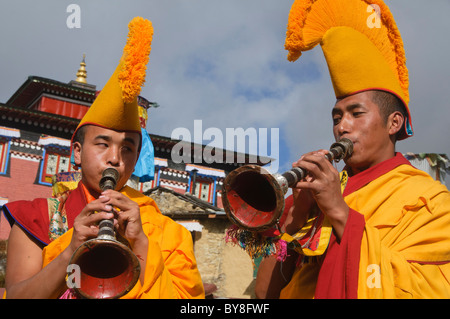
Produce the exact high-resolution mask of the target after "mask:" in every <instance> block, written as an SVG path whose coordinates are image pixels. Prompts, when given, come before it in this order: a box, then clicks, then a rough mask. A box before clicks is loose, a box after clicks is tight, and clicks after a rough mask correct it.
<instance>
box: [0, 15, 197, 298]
mask: <svg viewBox="0 0 450 319" xmlns="http://www.w3.org/2000/svg"><path fill="white" fill-rule="evenodd" d="M129 28H130V33H129V39H128V42H127V45H126V47H125V49H124V56H123V58H122V59H121V61H120V63H119V66H118V67H117V69H116V71H115V72H114V74H113V75H112V76H111V78H110V79H109V81H108V82H107V83H106V85H105V87H104V88H103V90H102V91H101V93H100V94H99V96H98V97H97V99H96V100H95V101H94V103H93V104H92V105H91V107H90V109H89V111H88V112H87V113H86V114H85V116H84V117H83V119H82V120H81V122H80V124H79V125H78V127H77V129H76V131H75V133H74V136H73V137H72V153H73V159H74V164H75V166H76V167H79V168H81V181H80V182H79V183H78V186H77V187H76V188H75V189H73V190H72V189H71V190H69V191H67V192H64V193H62V194H60V196H58V197H57V198H49V199H35V200H33V201H18V202H12V203H8V204H7V205H5V206H4V208H3V209H4V212H5V215H6V216H7V218H8V220H9V221H10V223H11V225H12V229H11V233H10V237H9V240H8V259H7V271H6V297H7V298H78V297H80V296H79V294H77V293H76V291H73V289H69V288H73V287H72V286H71V285H70V284H68V283H66V276H67V271H68V266H69V262H70V259H71V256H72V255H73V253H74V252H75V250H76V249H77V248H78V247H79V246H80V245H81V244H82V243H84V242H85V241H87V240H89V239H92V238H96V237H97V235H98V232H99V227H98V222H99V221H100V220H102V219H112V220H113V221H114V225H115V229H116V232H117V233H118V235H119V236H121V237H122V238H124V239H125V241H126V243H127V244H128V245H129V247H130V249H131V250H132V252H133V253H134V254H135V255H136V256H137V258H138V260H139V264H140V273H139V279H138V281H137V283H136V284H135V286H134V287H132V288H131V290H130V291H129V292H127V293H126V294H125V295H124V296H123V298H204V289H203V285H202V281H201V277H200V274H199V271H198V269H197V263H196V260H195V256H194V251H193V243H192V237H191V235H190V233H189V231H188V230H187V229H185V228H184V227H182V226H181V225H179V224H177V223H176V222H174V221H173V220H171V219H170V218H168V217H166V216H164V215H162V214H161V212H160V210H159V209H158V206H157V205H156V203H155V202H154V201H153V200H152V199H151V198H149V197H146V196H144V195H143V194H141V193H139V192H137V191H135V190H133V189H132V188H130V187H128V186H126V182H127V181H128V179H129V178H130V177H131V175H132V173H133V170H134V167H135V164H136V162H137V160H138V158H139V152H140V149H141V143H142V135H141V127H140V122H139V111H138V105H137V95H138V94H139V91H140V86H141V85H142V83H143V77H144V76H145V72H143V73H141V74H140V75H139V74H138V76H136V74H134V73H133V74H132V76H130V74H129V72H135V71H134V70H136V69H138V70H145V65H146V63H147V62H148V54H149V53H150V43H151V36H152V34H153V28H152V27H151V23H150V21H148V20H145V19H142V18H139V17H138V18H134V19H133V20H132V21H131V22H130V25H129ZM136 39H138V40H139V41H138V42H139V44H140V46H139V47H135V44H136ZM132 64H134V66H135V67H132V68H131V71H130V70H128V69H127V68H128V67H129V66H130V65H132ZM106 168H114V169H116V170H117V171H118V173H119V176H120V177H119V179H118V181H117V185H116V188H115V189H116V190H106V191H102V190H101V189H100V186H99V182H100V179H101V176H102V172H103V171H104V170H105V169H106ZM81 288H83V287H81Z"/></svg>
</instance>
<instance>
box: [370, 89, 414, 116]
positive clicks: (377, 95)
mask: <svg viewBox="0 0 450 319" xmlns="http://www.w3.org/2000/svg"><path fill="white" fill-rule="evenodd" d="M372 102H374V103H375V104H377V105H378V107H379V108H380V113H381V117H382V118H383V119H384V121H385V123H387V120H388V117H389V115H391V114H392V113H394V112H400V113H402V115H403V117H404V118H405V120H406V117H407V114H406V110H405V107H404V106H403V103H402V101H401V100H400V99H399V98H398V97H397V96H395V95H394V94H392V93H389V92H385V91H372Z"/></svg>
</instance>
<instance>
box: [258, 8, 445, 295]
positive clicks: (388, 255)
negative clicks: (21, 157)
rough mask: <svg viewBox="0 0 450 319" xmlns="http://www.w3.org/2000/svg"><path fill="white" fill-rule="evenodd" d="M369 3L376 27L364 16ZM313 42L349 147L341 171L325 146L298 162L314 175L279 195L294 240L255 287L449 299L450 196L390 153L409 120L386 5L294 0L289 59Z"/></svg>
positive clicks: (404, 74)
mask: <svg viewBox="0 0 450 319" xmlns="http://www.w3.org/2000/svg"><path fill="white" fill-rule="evenodd" d="M374 7H376V8H377V10H378V9H379V10H378V11H377V14H378V15H377V19H379V22H380V25H379V27H376V28H373V27H371V26H370V25H369V24H368V22H367V21H369V18H368V17H369V16H368V12H369V14H370V12H371V10H372V11H373V10H374V9H373V8H374ZM318 44H320V46H321V49H322V51H323V53H324V56H325V60H326V62H327V65H328V70H329V72H330V77H331V82H332V84H333V89H334V91H335V96H336V102H335V104H334V107H333V108H332V110H331V115H332V120H333V122H332V123H333V135H334V138H335V139H336V140H340V139H341V138H347V139H349V140H351V141H352V142H353V144H354V150H353V154H352V155H351V156H350V157H349V158H348V159H346V161H345V163H346V166H345V168H344V170H343V171H342V172H341V173H339V172H338V171H337V170H336V169H335V168H334V166H333V165H332V163H330V162H329V161H328V160H327V159H326V158H325V156H324V155H325V154H326V153H327V152H328V151H327V150H318V151H315V152H311V153H308V154H305V155H303V156H302V157H300V159H299V160H298V161H296V162H295V163H293V166H298V167H302V168H304V169H306V170H307V171H308V172H309V173H308V176H307V177H306V178H305V179H304V180H302V181H300V182H299V183H298V184H297V185H296V186H295V187H294V188H293V195H292V197H291V198H288V199H287V200H286V210H285V213H286V219H285V222H284V224H283V225H281V230H282V232H283V234H282V236H281V237H280V238H281V239H280V240H285V241H286V242H287V247H289V248H291V249H289V251H288V253H287V256H286V257H285V258H280V255H278V256H277V255H275V256H270V257H267V258H265V259H264V260H263V261H262V262H261V264H260V267H259V270H258V274H257V278H256V295H257V296H258V297H259V298H449V297H450V280H449V279H450V193H449V191H448V189H447V188H446V187H445V186H444V185H442V184H441V183H440V182H438V181H435V180H433V178H431V177H430V176H429V175H428V174H426V173H424V172H423V171H420V170H418V169H416V168H414V167H413V166H412V165H411V164H410V163H409V162H408V161H407V160H406V159H405V158H404V157H403V156H402V155H401V154H400V153H398V152H396V145H397V142H398V141H401V140H403V139H406V138H410V137H411V136H412V135H413V129H412V121H411V114H410V110H409V77H408V70H407V68H406V58H405V52H404V48H403V42H402V39H401V36H400V32H399V30H398V29H397V26H396V24H395V21H394V19H393V16H392V14H391V12H390V10H389V8H388V6H387V5H385V4H384V2H383V1H381V0H376V1H372V0H371V1H365V0H346V1H329V0H317V1H309V0H296V1H295V2H294V4H293V5H292V8H291V11H290V14H289V20H288V31H287V34H286V42H285V48H286V49H287V50H288V51H289V54H288V60H290V61H295V60H297V59H298V58H299V57H300V56H301V55H302V52H303V51H307V50H310V49H312V48H314V47H315V46H316V45H318ZM272 240H273V239H272Z"/></svg>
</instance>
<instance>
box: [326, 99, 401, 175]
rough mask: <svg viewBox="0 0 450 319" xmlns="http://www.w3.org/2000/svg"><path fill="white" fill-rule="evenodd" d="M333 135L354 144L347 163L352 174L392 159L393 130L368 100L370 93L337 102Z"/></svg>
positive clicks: (370, 100) (393, 148)
mask: <svg viewBox="0 0 450 319" xmlns="http://www.w3.org/2000/svg"><path fill="white" fill-rule="evenodd" d="M332 116H333V133H334V136H335V138H336V140H339V139H341V138H343V137H346V138H348V139H350V140H351V141H352V142H353V144H354V150H353V155H352V156H351V157H350V158H349V159H348V160H347V161H346V164H347V165H348V166H350V167H351V168H352V170H353V173H357V172H359V171H362V170H365V169H367V168H370V167H372V166H374V165H376V164H378V163H380V162H382V161H384V160H387V159H389V158H391V157H392V156H394V154H395V153H394V152H395V146H394V145H395V144H394V143H393V140H392V139H391V135H392V132H393V130H392V128H391V126H390V125H389V123H390V122H389V121H388V123H387V122H386V120H384V119H383V118H382V116H381V112H380V108H379V107H378V105H377V104H375V103H374V102H373V101H372V99H371V92H370V91H365V92H361V93H357V94H354V95H351V96H348V97H346V98H343V99H341V100H338V101H337V102H336V104H335V106H334V108H333V111H332Z"/></svg>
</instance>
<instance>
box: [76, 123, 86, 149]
mask: <svg viewBox="0 0 450 319" xmlns="http://www.w3.org/2000/svg"><path fill="white" fill-rule="evenodd" d="M85 135H86V125H83V126H81V127H80V128H78V130H77V131H76V133H75V136H74V137H73V143H75V142H78V143H80V144H81V145H83V143H84V136H85Z"/></svg>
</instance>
